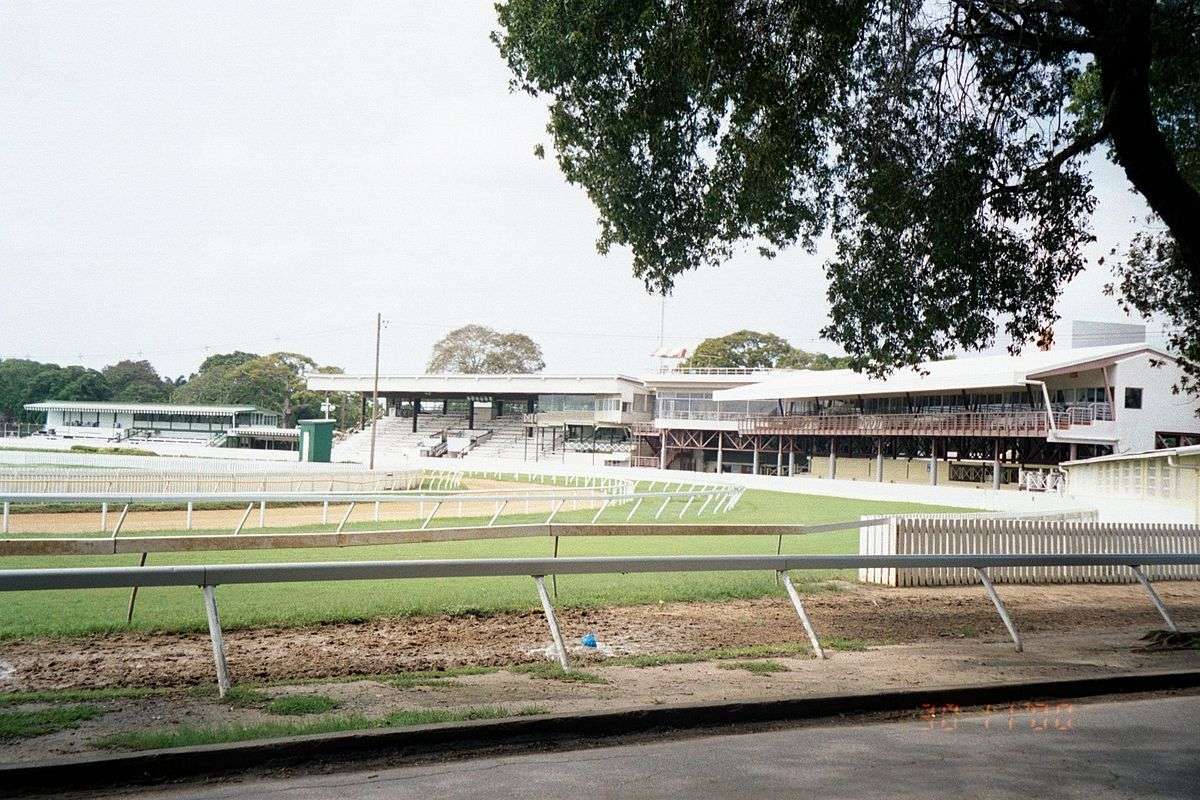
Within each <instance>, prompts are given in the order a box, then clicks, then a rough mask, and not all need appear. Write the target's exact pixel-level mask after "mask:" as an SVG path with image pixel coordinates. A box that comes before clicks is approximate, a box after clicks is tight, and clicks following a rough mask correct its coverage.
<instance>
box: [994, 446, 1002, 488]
mask: <svg viewBox="0 0 1200 800" xmlns="http://www.w3.org/2000/svg"><path fill="white" fill-rule="evenodd" d="M992 488H993V489H995V490H996V491H999V490H1000V440H999V439H996V441H995V442H994V443H993V444H992Z"/></svg>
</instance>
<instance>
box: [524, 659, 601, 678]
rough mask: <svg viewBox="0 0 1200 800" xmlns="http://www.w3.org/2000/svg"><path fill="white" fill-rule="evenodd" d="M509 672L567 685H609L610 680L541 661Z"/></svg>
mask: <svg viewBox="0 0 1200 800" xmlns="http://www.w3.org/2000/svg"><path fill="white" fill-rule="evenodd" d="M509 672H515V673H517V674H518V675H528V676H529V677H531V678H541V679H542V680H547V681H563V682H565V683H608V682H609V680H608V678H602V677H600V676H599V675H597V674H596V673H594V672H584V671H583V670H579V669H563V668H562V667H560V666H559V665H558V664H556V663H554V662H551V661H539V662H537V663H535V664H521V665H519V666H516V667H510V668H509Z"/></svg>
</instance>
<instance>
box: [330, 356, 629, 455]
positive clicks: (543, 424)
mask: <svg viewBox="0 0 1200 800" xmlns="http://www.w3.org/2000/svg"><path fill="white" fill-rule="evenodd" d="M374 383H375V382H374V377H373V376H372V375H344V374H343V375H330V374H312V375H309V376H308V388H309V389H311V390H313V391H317V392H326V393H332V392H350V393H357V394H359V395H360V396H361V402H362V411H363V414H362V416H363V419H364V420H367V419H369V418H370V415H369V414H368V413H367V404H368V400H369V398H370V397H371V396H372V394H373V392H374ZM379 401H380V409H379V413H380V415H381V417H380V421H379V428H378V431H377V436H378V437H379V439H380V441H378V442H377V445H378V446H379V447H380V448H381V450H383V451H387V450H389V449H391V450H401V451H410V452H418V453H423V454H426V455H449V456H461V455H466V454H467V453H472V454H474V455H476V456H492V457H497V458H515V459H519V460H530V461H537V460H543V459H548V458H565V456H566V454H567V453H568V452H586V453H589V454H592V455H594V454H597V453H599V454H600V455H601V461H600V462H599V463H605V462H610V463H615V462H624V463H628V458H629V442H630V428H631V426H632V425H633V424H634V423H637V422H649V421H650V419H651V418H652V414H653V398H652V397H651V394H650V391H649V390H648V389H647V388H646V386H645V384H644V383H643V382H642V381H641V380H639V379H637V378H632V377H629V376H626V375H541V374H530V375H463V374H453V373H444V374H432V375H381V376H379ZM367 446H368V439H367V437H365V436H360V437H352V441H348V442H345V443H344V444H343V446H342V447H339V453H338V457H339V458H341V457H349V458H358V457H361V456H362V454H363V452H365V449H366V447H367Z"/></svg>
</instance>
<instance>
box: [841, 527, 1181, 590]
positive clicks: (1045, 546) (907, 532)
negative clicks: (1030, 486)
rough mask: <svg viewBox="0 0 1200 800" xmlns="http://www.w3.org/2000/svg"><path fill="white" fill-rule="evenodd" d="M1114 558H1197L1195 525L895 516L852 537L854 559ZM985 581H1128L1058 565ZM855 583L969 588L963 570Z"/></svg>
mask: <svg viewBox="0 0 1200 800" xmlns="http://www.w3.org/2000/svg"><path fill="white" fill-rule="evenodd" d="M1079 513H1081V514H1084V513H1091V512H1079ZM1118 552H1119V553H1153V554H1156V555H1158V554H1188V553H1198V552H1200V526H1196V525H1149V524H1143V525H1137V524H1122V523H1100V522H1094V521H1075V520H1071V519H1046V518H1031V517H1029V516H1025V517H1023V518H1005V517H975V516H972V517H961V516H960V517H958V518H954V517H937V516H928V517H921V516H901V517H892V518H889V519H888V520H887V521H886V522H882V523H880V524H878V525H871V526H866V527H864V528H862V529H860V534H859V553H861V554H863V555H896V556H908V555H940V554H954V555H994V554H998V553H1004V554H1016V555H1028V556H1068V555H1078V554H1084V553H1118ZM1147 563H1148V562H1147ZM1148 574H1149V576H1150V577H1153V578H1159V579H1163V580H1197V579H1200V565H1186V566H1171V567H1155V568H1153V569H1152V570H1150V571H1149V573H1148ZM991 578H992V579H993V580H994V581H996V582H997V583H1028V584H1037V583H1129V582H1132V581H1133V580H1135V579H1136V576H1134V575H1133V574H1132V573H1130V572H1129V571H1128V570H1125V569H1117V568H1113V567H1111V566H1105V567H1100V566H1078V565H1076V566H1067V565H1060V566H1054V567H1052V566H1038V567H1036V568H1033V567H1027V568H1020V569H1015V568H1014V569H1000V570H994V571H993V572H992V573H991ZM859 580H861V581H863V582H865V583H875V584H882V585H885V586H957V585H966V584H972V583H975V582H977V578H976V576H975V574H974V573H973V572H972V571H971V570H967V569H961V568H955V569H951V568H937V569H906V568H891V567H889V568H886V569H875V570H860V572H859Z"/></svg>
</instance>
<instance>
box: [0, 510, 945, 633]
mask: <svg viewBox="0 0 1200 800" xmlns="http://www.w3.org/2000/svg"><path fill="white" fill-rule="evenodd" d="M679 507H681V504H676V508H679ZM954 510H960V511H961V510H962V509H951V508H945V507H939V506H925V505H920V504H915V503H886V502H875V501H865V500H849V499H843V498H836V497H822V496H814V495H800V494H790V493H783V492H765V491H747V492H746V493H745V495H744V496H743V497H742V500H741V502H740V503H739V504H738V505H737V507H736V508H735V509H734V510H733V511H731V512H729V513H727V514H721V515H715V516H714V515H709V514H706V515H705V516H704V517H701V518H700V520H699V521H701V522H706V521H720V522H731V523H732V522H758V523H819V522H834V521H839V520H857V519H858V518H859V517H861V516H864V515H876V514H888V513H905V512H938V511H954ZM656 511H657V509H656V508H655V507H653V506H652V504H650V503H644V504H643V507H642V508H641V509H639V513H638V514H637V515H636V516H635V517H634V521H639V520H640V521H651V520H652V519H653V516H654V513H655V512H656ZM628 513H629V511H628V510H627V509H621V508H614V509H612V510H610V511H609V512H607V513H606V515H605V516H604V517H603V518H602V520H601V521H607V522H617V521H623V520H624V518H625V517H626V516H628ZM677 513H678V512H677V511H676V512H675V514H677ZM594 514H595V511H594V510H581V511H575V512H566V513H563V514H560V515H559V517H558V518H557V519H559V520H561V521H563V522H567V521H587V520H590V519H591V518H592V516H593V515H594ZM673 517H675V515H674V514H671V513H670V512H668V514H667V515H664V517H663V519H662V521H672V518H673ZM542 519H544V516H543V515H540V514H535V515H524V514H521V515H517V514H514V515H507V516H505V517H504V521H506V522H519V521H538V520H542ZM687 521H689V522H692V521H696V520H695V519H694V518H693V516H692V515H691V514H689V516H688V519H687ZM463 523H464V520H461V519H460V520H453V519H449V518H447V519H442V520H439V522H438V524H439V525H441V526H448V525H454V524H463ZM368 527H370V526H368ZM272 530H273V531H274V530H275V529H272ZM857 543H858V532H857V531H856V530H845V531H834V532H829V533H819V534H807V535H793V536H785V537H784V540H783V552H784V553H809V554H812V553H852V552H855V551H856V549H857ZM777 546H778V539H777V537H775V536H611V537H563V538H562V539H561V541H560V546H559V555H560V556H589V555H662V554H674V555H727V554H768V553H770V554H773V553H775V551H776V548H777ZM552 547H553V544H552V541H551V540H550V539H548V538H522V539H491V540H481V541H472V542H444V543H443V542H439V543H421V544H398V545H377V546H367V547H347V548H311V549H281V550H245V551H240V552H228V551H226V552H200V553H161V554H160V553H154V554H151V556H150V559H149V562H148V563H149V564H150V565H175V564H217V563H267V562H281V561H355V560H374V559H424V558H505V557H545V556H549V555H550V554H551V552H552ZM137 560H138V556H137V555H136V554H130V555H120V556H60V557H11V558H0V569H19V568H43V567H92V566H122V565H124V566H136V564H137ZM832 577H849V573H848V572H827V573H822V574H817V573H805V574H803V575H799V574H798V575H797V576H796V579H797V580H801V581H808V582H813V581H820V580H826V579H829V578H832ZM557 586H558V602H559V603H560V604H562V605H568V606H600V605H613V604H637V603H653V602H659V601H685V600H721V599H728V598H752V597H761V596H764V595H772V594H777V593H778V592H779V587H778V586H777V585H776V582H775V578H774V576H773V575H770V574H768V573H748V572H747V573H740V572H739V573H661V574H641V575H572V576H564V577H561V578H559V579H558V581H557ZM801 588H802V590H803V588H804V584H803V583H802V584H801ZM217 597H218V600H219V603H220V609H221V621H222V623H223V625H224V626H225V628H226V629H227V630H228V629H237V628H244V627H256V626H288V625H306V624H313V623H319V622H328V621H358V620H366V619H371V618H374V617H378V616H387V615H409V614H442V613H451V614H461V613H489V612H498V611H516V610H522V611H523V610H529V609H534V608H537V606H538V601H537V595H536V592H535V590H534V586H533V582H532V581H531V580H530V579H529V578H521V577H514V578H456V579H420V580H406V581H392V582H388V581H353V582H350V581H344V582H342V581H338V582H314V583H303V584H263V585H242V586H221V587H218V589H217ZM128 600H129V591H128V590H127V589H97V590H88V591H74V590H73V591H43V592H10V593H7V594H6V595H5V596H4V597H3V602H4V613H3V614H0V639H6V638H7V639H11V638H25V637H31V636H73V635H82V634H88V633H97V632H104V631H116V630H126V629H127V626H126V624H125V611H126V607H127V604H128ZM131 627H132V628H133V629H134V630H165V631H186V630H204V629H205V621H204V612H203V607H202V603H201V596H200V592H199V590H197V589H195V588H192V587H164V588H155V589H143V590H141V591H140V592H139V594H138V605H137V612H136V614H135V616H134V620H133V624H132V626H131Z"/></svg>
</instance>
